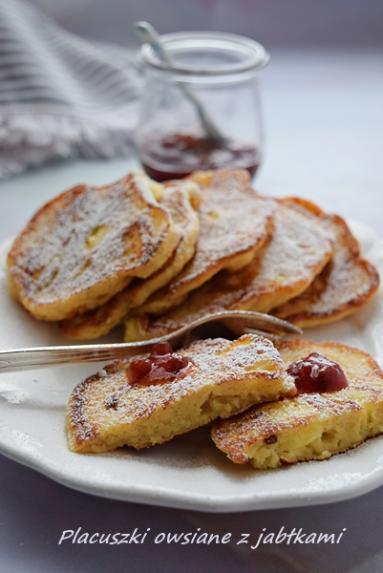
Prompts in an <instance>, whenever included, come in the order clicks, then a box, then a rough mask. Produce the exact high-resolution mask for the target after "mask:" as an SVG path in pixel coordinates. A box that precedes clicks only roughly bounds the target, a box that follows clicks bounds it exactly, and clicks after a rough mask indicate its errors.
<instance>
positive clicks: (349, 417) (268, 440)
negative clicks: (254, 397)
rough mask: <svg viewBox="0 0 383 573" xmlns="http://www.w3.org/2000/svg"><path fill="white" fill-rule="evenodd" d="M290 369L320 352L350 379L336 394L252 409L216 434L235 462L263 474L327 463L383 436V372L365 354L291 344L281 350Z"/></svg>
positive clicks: (320, 345)
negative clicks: (313, 462)
mask: <svg viewBox="0 0 383 573" xmlns="http://www.w3.org/2000/svg"><path fill="white" fill-rule="evenodd" d="M278 348H279V350H280V353H281V356H282V358H283V360H284V362H285V364H286V365H288V364H290V363H291V362H294V361H295V360H298V359H302V358H305V357H307V356H308V355H309V354H310V353H311V352H319V353H320V354H322V355H324V356H326V357H327V358H329V359H330V360H333V361H335V362H337V363H338V364H339V365H340V366H341V368H342V369H343V371H344V373H345V374H346V377H347V379H348V383H349V385H348V387H347V388H344V389H342V390H339V391H338V392H326V393H322V394H319V393H305V394H299V395H298V396H296V397H294V398H291V399H285V400H281V401H279V402H272V403H271V404H265V405H262V406H257V407H253V408H251V409H250V410H248V411H247V412H245V413H243V414H241V415H239V416H235V417H233V418H231V419H230V420H227V421H224V422H217V423H216V424H215V426H214V427H213V429H212V434H211V435H212V438H213V441H214V443H215V445H216V446H217V447H218V448H219V449H220V450H222V452H224V453H225V454H226V455H227V456H228V458H229V459H230V460H231V461H233V462H234V463H238V464H244V463H246V462H250V464H251V465H252V466H253V467H255V468H259V469H268V468H275V467H278V466H280V465H282V464H292V463H296V462H299V461H307V460H323V459H326V458H329V457H330V456H332V455H333V454H336V453H339V452H344V451H346V450H348V449H349V448H353V447H355V446H357V445H358V444H360V443H361V442H363V441H364V440H366V439H367V438H371V437H373V436H376V435H378V434H380V433H382V432H383V373H382V371H381V370H380V368H379V366H378V365H377V363H376V362H375V360H373V359H372V358H371V356H369V355H368V354H367V353H366V352H363V351H361V350H357V349H356V348H352V347H350V346H346V345H344V344H338V343H335V342H312V341H308V340H289V341H285V342H283V343H281V344H279V345H278Z"/></svg>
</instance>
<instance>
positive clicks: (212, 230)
mask: <svg viewBox="0 0 383 573" xmlns="http://www.w3.org/2000/svg"><path fill="white" fill-rule="evenodd" d="M190 179H191V180H192V181H194V182H195V183H197V184H198V186H199V187H200V190H201V195H202V200H201V204H200V206H199V210H198V213H199V218H200V236H199V239H198V243H197V248H196V253H195V256H194V257H193V259H192V260H191V261H190V263H189V264H188V265H187V266H186V268H185V269H184V270H183V271H182V273H181V274H180V275H179V276H178V277H176V278H175V279H174V280H173V281H172V282H171V283H170V284H169V285H167V286H166V287H165V288H163V289H161V290H159V291H158V292H156V293H155V294H154V295H153V296H152V297H151V298H150V299H149V300H148V301H147V302H146V303H145V304H144V305H143V307H142V309H141V313H146V312H148V313H154V314H159V313H162V312H164V311H165V310H167V309H169V308H172V307H173V306H175V305H177V304H179V303H180V302H181V301H182V300H183V299H184V298H185V297H186V295H187V294H188V293H189V292H190V291H192V290H194V289H196V288H197V287H199V286H200V285H202V284H203V283H205V282H206V281H208V280H209V279H210V278H211V277H212V276H214V275H215V274H217V273H218V272H219V271H221V270H222V269H227V270H229V271H232V272H233V271H236V270H238V269H239V268H242V267H244V266H245V265H247V264H248V263H249V262H250V261H251V260H252V259H253V258H254V256H255V253H256V252H257V251H258V250H259V249H260V248H261V247H262V246H263V244H264V243H265V241H266V239H267V237H268V235H269V233H270V230H271V225H272V214H273V210H274V205H273V202H272V201H269V200H267V199H264V198H262V197H260V196H258V195H257V194H256V193H255V191H254V190H253V189H252V187H251V179H250V176H249V174H248V172H247V171H240V170H239V171H228V170H224V169H223V170H218V171H209V172H206V171H204V172H196V173H194V174H193V175H192V176H191V177H190Z"/></svg>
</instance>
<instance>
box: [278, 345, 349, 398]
mask: <svg viewBox="0 0 383 573" xmlns="http://www.w3.org/2000/svg"><path fill="white" fill-rule="evenodd" d="M287 373H288V374H290V376H292V377H293V378H294V380H295V385H296V387H297V390H298V392H299V393H304V392H320V393H321V392H338V391H339V390H342V389H343V388H347V386H348V382H347V378H346V376H345V374H344V372H343V370H342V368H341V367H340V366H339V364H337V363H336V362H333V361H332V360H329V359H328V358H326V356H323V355H322V354H320V353H319V352H312V353H311V354H309V355H308V356H306V358H302V359H301V360H296V361H295V362H292V363H291V364H290V365H289V367H288V368H287Z"/></svg>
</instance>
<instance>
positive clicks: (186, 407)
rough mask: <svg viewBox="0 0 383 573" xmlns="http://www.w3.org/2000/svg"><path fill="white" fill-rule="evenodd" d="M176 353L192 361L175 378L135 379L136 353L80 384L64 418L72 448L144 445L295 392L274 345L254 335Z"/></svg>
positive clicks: (212, 341)
mask: <svg viewBox="0 0 383 573" xmlns="http://www.w3.org/2000/svg"><path fill="white" fill-rule="evenodd" d="M178 354H179V355H181V356H183V357H185V356H186V357H188V359H189V360H190V362H189V363H188V365H187V366H186V367H185V368H184V369H183V370H180V372H178V374H176V377H175V379H174V380H173V381H167V382H165V383H161V384H155V385H153V384H152V385H143V384H132V383H131V382H130V378H129V372H130V370H129V367H130V365H131V363H132V360H133V359H132V358H130V359H126V360H121V361H118V362H114V363H113V364H111V365H109V366H107V367H106V368H105V369H104V371H102V372H101V373H98V374H96V375H94V376H91V377H90V378H87V379H86V380H85V381H83V382H82V383H81V384H79V385H78V386H76V388H75V389H74V390H73V392H72V395H71V397H70V399H69V404H68V410H67V418H66V428H67V435H68V442H69V447H70V448H71V449H72V450H73V451H76V452H105V451H109V450H113V449H115V448H118V447H120V446H124V445H128V446H133V447H134V448H145V447H148V446H151V445H154V444H161V443H163V442H166V441H168V440H170V439H171V438H173V437H174V436H177V435H179V434H183V433H184V432H188V431H189V430H192V429H194V428H197V427H199V426H203V425H205V424H208V423H209V422H210V421H211V420H214V419H216V418H218V417H221V418H226V417H228V416H231V415H232V414H233V413H235V412H240V411H243V410H244V409H246V408H248V407H249V406H250V405H252V404H254V403H259V402H264V401H267V400H274V399H276V398H279V397H281V396H291V395H294V393H295V391H296V390H295V386H294V384H291V381H290V379H289V378H286V376H285V374H284V370H283V363H282V361H281V359H280V356H279V353H278V352H277V351H276V350H275V348H274V346H273V345H272V343H271V342H270V341H268V340H266V339H264V338H261V337H257V336H255V335H250V334H249V335H245V336H242V337H241V338H239V339H238V340H235V341H229V340H225V339H223V338H217V339H210V340H199V341H197V342H194V343H193V344H191V345H190V346H189V347H188V348H185V349H182V350H180V351H179V352H178ZM146 356H147V355H146Z"/></svg>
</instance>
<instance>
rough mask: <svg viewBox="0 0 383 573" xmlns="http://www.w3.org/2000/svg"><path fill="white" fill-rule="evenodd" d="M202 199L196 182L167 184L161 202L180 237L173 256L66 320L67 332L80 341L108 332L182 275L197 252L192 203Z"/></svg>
mask: <svg viewBox="0 0 383 573" xmlns="http://www.w3.org/2000/svg"><path fill="white" fill-rule="evenodd" d="M198 202H199V192H198V188H197V186H196V185H195V184H194V183H193V182H191V181H186V180H185V181H174V182H170V183H168V184H166V185H165V186H164V190H163V196H162V199H161V202H160V204H161V206H162V207H165V208H166V209H168V211H169V213H170V217H171V220H172V223H173V226H174V228H175V232H176V233H177V236H178V238H179V242H178V245H177V247H176V249H175V250H174V252H173V253H172V254H171V257H170V258H169V259H168V260H167V261H166V263H165V264H164V266H163V267H161V268H160V269H159V270H158V271H157V272H156V273H154V274H153V275H151V276H150V277H149V278H147V279H136V280H135V281H133V282H132V283H130V284H129V285H128V286H127V287H126V288H125V289H123V290H122V291H120V292H119V293H117V294H116V295H115V296H114V297H113V298H111V299H110V300H108V301H107V302H106V303H105V304H103V305H102V306H100V307H99V308H96V309H94V310H91V311H88V312H86V313H84V314H82V315H79V316H75V317H73V318H71V319H69V320H66V321H64V322H62V323H61V325H60V326H61V329H62V331H63V332H64V334H65V335H66V336H68V337H70V338H73V339H77V340H83V339H92V338H99V337H100V336H103V335H104V334H107V333H108V332H109V331H110V330H111V329H112V328H113V327H114V326H116V325H117V324H119V323H120V322H121V321H122V320H123V319H124V318H125V316H126V315H127V314H128V313H129V312H130V311H131V310H132V309H134V308H136V307H138V306H140V305H141V304H143V303H144V302H145V301H146V299H147V298H148V297H149V296H150V295H151V294H152V293H153V292H155V291H156V290H158V289H159V288H161V287H162V286H164V285H165V284H167V283H168V282H169V281H171V280H172V278H173V277H175V276H176V275H178V274H179V273H180V272H181V271H182V269H183V268H184V266H185V265H186V264H187V263H188V262H189V261H190V259H191V258H192V257H193V255H194V252H195V246H196V243H197V240H198V235H199V218H198V215H197V212H196V211H195V209H194V208H193V205H192V204H193V203H195V204H198Z"/></svg>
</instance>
